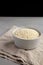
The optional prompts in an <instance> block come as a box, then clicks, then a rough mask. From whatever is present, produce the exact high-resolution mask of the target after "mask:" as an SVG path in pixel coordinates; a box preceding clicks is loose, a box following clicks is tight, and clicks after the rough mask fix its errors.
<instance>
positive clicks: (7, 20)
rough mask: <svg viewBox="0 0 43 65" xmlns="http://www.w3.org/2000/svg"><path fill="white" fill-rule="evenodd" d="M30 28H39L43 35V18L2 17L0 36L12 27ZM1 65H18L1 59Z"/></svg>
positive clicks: (0, 20)
mask: <svg viewBox="0 0 43 65" xmlns="http://www.w3.org/2000/svg"><path fill="white" fill-rule="evenodd" d="M14 25H17V26H28V27H30V26H31V27H34V28H37V29H38V30H39V31H40V32H42V33H43V17H0V35H2V34H3V33H4V32H6V31H7V30H8V29H10V28H11V27H12V26H14ZM0 65H16V64H14V63H13V62H11V61H8V60H4V59H2V58H0Z"/></svg>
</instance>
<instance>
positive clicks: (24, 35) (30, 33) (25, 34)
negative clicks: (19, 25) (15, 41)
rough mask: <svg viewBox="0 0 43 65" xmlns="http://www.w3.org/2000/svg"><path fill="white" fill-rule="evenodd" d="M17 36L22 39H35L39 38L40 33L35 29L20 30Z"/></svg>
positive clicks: (17, 31) (16, 32)
mask: <svg viewBox="0 0 43 65" xmlns="http://www.w3.org/2000/svg"><path fill="white" fill-rule="evenodd" d="M14 34H15V36H16V37H18V38H21V39H27V40H28V39H35V38H37V37H38V36H39V33H38V32H37V31H36V30H34V29H27V28H23V29H18V30H16V31H15V32H14Z"/></svg>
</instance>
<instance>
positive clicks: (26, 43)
mask: <svg viewBox="0 0 43 65" xmlns="http://www.w3.org/2000/svg"><path fill="white" fill-rule="evenodd" d="M18 29H19V28H16V29H15V30H14V31H13V40H14V43H15V45H16V46H17V47H19V48H22V49H34V48H36V47H37V46H38V44H39V43H40V36H41V33H40V32H39V31H38V30H37V29H34V28H31V29H34V30H36V31H37V32H38V33H39V37H37V38H36V39H32V40H26V39H21V38H18V37H16V36H15V35H14V32H15V31H16V30H18Z"/></svg>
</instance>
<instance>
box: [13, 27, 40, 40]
mask: <svg viewBox="0 0 43 65" xmlns="http://www.w3.org/2000/svg"><path fill="white" fill-rule="evenodd" d="M22 28H27V29H28V28H29V29H33V30H36V31H37V32H38V33H39V36H38V37H37V38H35V39H24V38H19V37H17V36H16V35H14V32H16V30H18V29H22ZM12 33H13V37H15V38H18V39H21V40H27V41H29V40H37V39H39V38H40V37H41V32H40V31H39V30H38V29H36V28H34V27H18V28H16V29H15V30H13V32H12Z"/></svg>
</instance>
